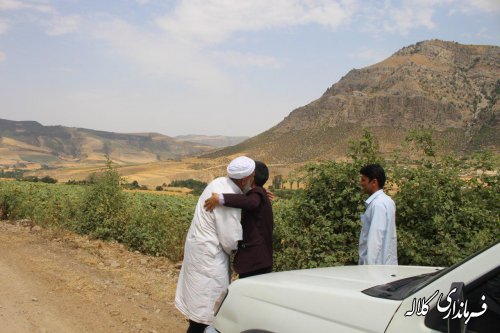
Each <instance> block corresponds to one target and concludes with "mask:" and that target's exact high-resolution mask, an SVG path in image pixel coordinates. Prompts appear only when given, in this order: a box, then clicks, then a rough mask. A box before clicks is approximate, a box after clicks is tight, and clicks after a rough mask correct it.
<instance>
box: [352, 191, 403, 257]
mask: <svg viewBox="0 0 500 333" xmlns="http://www.w3.org/2000/svg"><path fill="white" fill-rule="evenodd" d="M365 205H366V211H365V212H364V214H362V215H361V222H362V223H363V227H362V228H361V235H360V236H359V264H360V265H397V264H398V249H397V237H396V205H395V204H394V201H393V200H392V199H391V198H390V197H389V196H388V195H387V194H385V193H384V191H383V190H378V191H377V192H375V193H373V194H372V195H371V196H370V197H369V198H368V199H367V200H366V201H365Z"/></svg>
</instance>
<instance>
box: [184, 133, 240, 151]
mask: <svg viewBox="0 0 500 333" xmlns="http://www.w3.org/2000/svg"><path fill="white" fill-rule="evenodd" d="M175 138H176V139H177V140H181V141H189V142H194V143H201V144H204V145H209V146H214V147H219V148H221V147H227V146H234V145H236V144H238V143H241V142H243V141H245V140H247V139H248V136H223V135H193V134H190V135H178V136H176V137H175Z"/></svg>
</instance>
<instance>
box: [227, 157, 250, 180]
mask: <svg viewBox="0 0 500 333" xmlns="http://www.w3.org/2000/svg"><path fill="white" fill-rule="evenodd" d="M254 170H255V162H254V160H252V159H251V158H248V157H246V156H240V157H236V158H235V159H234V160H232V161H231V163H229V165H228V166H227V175H228V176H229V178H233V179H243V178H245V177H248V176H250V175H251V174H252V172H253V171H254Z"/></svg>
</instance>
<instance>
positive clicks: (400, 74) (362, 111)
mask: <svg viewBox="0 0 500 333" xmlns="http://www.w3.org/2000/svg"><path fill="white" fill-rule="evenodd" d="M499 94H500V47H497V46H482V45H461V44H458V43H455V42H445V41H440V40H430V41H424V42H419V43H417V44H414V45H411V46H408V47H405V48H403V49H401V50H399V51H398V52H396V53H395V54H393V55H392V56H391V57H389V58H388V59H386V60H384V61H382V62H380V63H377V64H375V65H372V66H369V67H366V68H363V69H353V70H351V71H350V72H349V73H347V75H345V76H344V77H343V78H342V79H341V80H340V81H339V82H337V83H335V84H334V85H332V86H331V87H330V88H328V89H327V90H326V92H325V93H324V94H323V96H321V97H320V98H319V99H317V100H315V101H313V102H311V103H310V104H308V105H306V106H304V107H300V108H298V109H296V110H294V111H293V112H291V113H290V114H289V115H288V116H287V117H286V118H285V119H284V120H283V121H282V122H281V123H279V124H277V125H276V126H274V127H273V128H271V129H270V130H269V131H267V132H265V133H262V134H261V135H259V136H257V137H255V138H253V139H251V140H248V141H247V142H245V143H243V144H241V145H239V146H236V147H232V149H231V151H232V152H235V151H238V150H240V151H245V152H249V153H253V154H256V155H260V156H263V157H264V158H265V157H267V158H269V159H270V160H276V161H278V160H279V161H281V162H286V161H301V160H303V159H304V158H308V159H311V158H313V159H321V158H324V157H325V156H326V157H329V156H336V155H343V154H344V153H345V149H346V147H347V146H348V141H349V140H351V139H355V138H357V137H358V136H359V133H360V131H361V129H362V128H369V129H370V130H371V131H372V132H374V133H378V134H379V138H378V139H379V141H380V143H381V145H382V147H385V148H387V149H389V150H390V148H391V147H394V146H396V145H397V144H398V143H399V142H400V140H401V139H402V138H404V135H405V133H406V132H407V131H408V130H410V129H414V128H421V127H423V128H433V129H434V130H435V133H436V136H437V139H443V140H446V142H447V143H446V148H447V149H450V150H457V151H464V150H475V149H479V148H483V147H489V148H493V149H495V150H498V147H499V146H500V136H499V135H498V134H497V133H498V130H499V129H500V128H499V111H500V110H499V109H500V107H499V105H498V103H497V101H498V95H499ZM285 138H286V139H285ZM290 138H293V140H291V141H290ZM293 142H297V144H296V145H295V146H293V147H287V148H286V149H282V151H283V152H285V151H286V152H288V153H280V149H279V148H278V147H282V148H283V147H284V146H283V145H287V144H288V145H290V144H293ZM305 142H308V144H307V145H306V144H304V143H305ZM305 150H306V151H307V150H309V151H314V152H315V153H314V154H316V156H311V155H313V154H310V153H307V152H306V153H305V152H304V151H305ZM224 153H225V150H222V151H219V152H218V154H224Z"/></svg>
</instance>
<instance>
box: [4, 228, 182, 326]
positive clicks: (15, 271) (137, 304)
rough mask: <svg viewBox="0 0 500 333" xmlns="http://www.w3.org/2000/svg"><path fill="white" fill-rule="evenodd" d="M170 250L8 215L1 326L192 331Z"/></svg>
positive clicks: (5, 232)
mask: <svg viewBox="0 0 500 333" xmlns="http://www.w3.org/2000/svg"><path fill="white" fill-rule="evenodd" d="M177 274H178V271H177V269H176V268H175V267H174V265H173V264H172V263H170V262H169V261H168V260H167V259H164V258H154V257H148V256H144V255H142V254H139V253H133V252H129V251H127V250H126V249H125V248H124V247H123V246H121V245H119V244H115V243H105V242H102V241H98V240H97V241H96V240H89V239H88V238H86V237H80V236H76V235H74V234H71V233H68V232H64V231H61V230H44V229H41V228H39V227H34V228H31V227H29V226H26V225H25V224H23V223H22V222H21V223H20V222H17V223H15V224H12V223H7V222H5V221H3V222H0V323H1V324H0V333H30V332H46V333H52V332H64V333H68V332H95V333H97V332H106V333H108V332H150V333H153V332H158V333H160V332H185V331H186V328H187V325H186V321H185V319H184V318H183V316H182V315H181V314H180V313H179V312H178V311H177V310H176V309H175V307H174V305H173V299H174V294H175V283H176V280H177Z"/></svg>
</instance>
